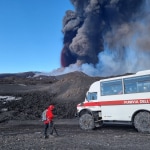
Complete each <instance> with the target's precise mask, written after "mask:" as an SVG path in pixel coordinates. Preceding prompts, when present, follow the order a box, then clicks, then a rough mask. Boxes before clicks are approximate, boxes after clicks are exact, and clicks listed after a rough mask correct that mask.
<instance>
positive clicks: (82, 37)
mask: <svg viewBox="0 0 150 150" xmlns="http://www.w3.org/2000/svg"><path fill="white" fill-rule="evenodd" d="M71 2H72V4H73V5H74V6H75V8H76V12H73V11H67V12H66V16H65V17H64V19H63V33H64V47H63V50H62V53H61V65H62V66H63V67H66V66H69V65H70V64H75V63H76V64H78V65H81V64H83V63H92V64H96V63H97V62H98V57H97V55H98V53H99V52H100V51H102V50H103V47H102V42H101V41H102V35H101V31H100V25H101V24H102V19H101V16H100V8H99V7H100V6H99V4H98V2H97V3H92V2H90V3H89V2H88V1H87V0H80V1H79V0H78V1H75V0H72V1H71ZM85 8H87V10H84V9H85ZM95 29H97V30H95Z"/></svg>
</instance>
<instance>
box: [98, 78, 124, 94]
mask: <svg viewBox="0 0 150 150" xmlns="http://www.w3.org/2000/svg"><path fill="white" fill-rule="evenodd" d="M100 86H101V88H100V89H101V95H102V96H106V95H118V94H122V93H123V89H122V80H121V79H120V80H113V81H104V82H101V85H100Z"/></svg>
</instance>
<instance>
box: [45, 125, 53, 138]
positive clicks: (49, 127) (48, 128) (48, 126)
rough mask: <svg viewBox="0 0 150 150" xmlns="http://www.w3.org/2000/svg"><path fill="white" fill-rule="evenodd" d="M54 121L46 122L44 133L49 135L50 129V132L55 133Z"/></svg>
mask: <svg viewBox="0 0 150 150" xmlns="http://www.w3.org/2000/svg"><path fill="white" fill-rule="evenodd" d="M52 128H53V123H52V122H50V123H47V124H44V135H45V136H47V131H48V130H49V133H50V134H51V135H52V134H53V129H52Z"/></svg>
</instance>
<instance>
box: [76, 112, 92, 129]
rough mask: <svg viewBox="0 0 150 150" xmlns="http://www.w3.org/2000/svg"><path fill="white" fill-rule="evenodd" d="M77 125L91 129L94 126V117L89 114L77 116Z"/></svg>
mask: <svg viewBox="0 0 150 150" xmlns="http://www.w3.org/2000/svg"><path fill="white" fill-rule="evenodd" d="M79 125H80V128H81V129H83V130H92V129H94V128H95V125H94V118H93V117H92V115H90V114H83V115H82V116H81V117H80V118H79Z"/></svg>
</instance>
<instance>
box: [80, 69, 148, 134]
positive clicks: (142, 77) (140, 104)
mask: <svg viewBox="0 0 150 150" xmlns="http://www.w3.org/2000/svg"><path fill="white" fill-rule="evenodd" d="M77 114H78V116H79V117H80V118H79V125H80V127H81V128H82V129H84V130H88V129H94V128H95V127H98V126H101V125H103V124H105V123H109V124H110V123H117V124H118V123H119V124H120V123H122V124H126V123H127V124H132V125H134V127H135V128H136V129H137V130H138V131H140V132H149V133H150V70H145V71H140V72H137V73H136V74H134V75H128V76H120V77H114V78H109V79H103V80H100V81H96V82H94V83H93V84H92V85H91V86H90V88H89V91H88V92H87V94H86V98H85V101H84V102H83V103H80V104H78V105H77Z"/></svg>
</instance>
